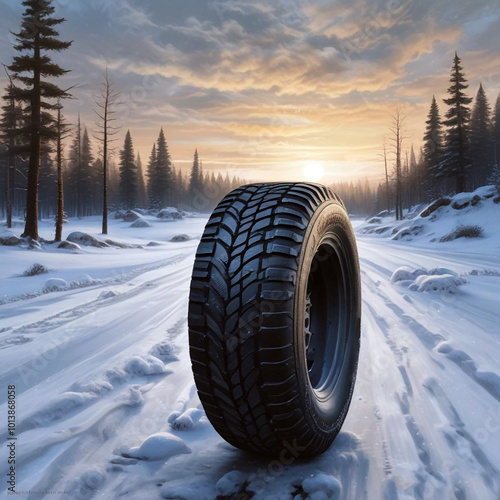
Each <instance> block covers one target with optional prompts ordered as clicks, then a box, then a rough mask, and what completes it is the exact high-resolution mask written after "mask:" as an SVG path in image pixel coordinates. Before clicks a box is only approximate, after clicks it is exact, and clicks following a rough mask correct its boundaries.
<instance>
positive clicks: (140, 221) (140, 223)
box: [130, 217, 152, 227]
mask: <svg viewBox="0 0 500 500" xmlns="http://www.w3.org/2000/svg"><path fill="white" fill-rule="evenodd" d="M130 227H152V224H150V223H149V222H148V221H147V220H146V219H144V218H143V217H139V218H138V219H137V220H136V221H135V222H133V223H132V224H130Z"/></svg>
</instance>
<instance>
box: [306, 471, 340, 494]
mask: <svg viewBox="0 0 500 500" xmlns="http://www.w3.org/2000/svg"><path fill="white" fill-rule="evenodd" d="M302 489H303V490H304V492H305V493H307V494H308V495H309V498H310V499H311V500H330V499H331V500H335V499H339V498H340V495H341V494H342V485H341V484H340V483H339V481H338V480H337V479H335V478H334V477H332V476H329V475H327V474H317V475H316V476H312V477H308V478H307V479H304V481H302Z"/></svg>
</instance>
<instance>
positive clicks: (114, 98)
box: [94, 69, 120, 234]
mask: <svg viewBox="0 0 500 500" xmlns="http://www.w3.org/2000/svg"><path fill="white" fill-rule="evenodd" d="M119 97H120V94H119V92H117V91H116V90H115V87H114V84H113V82H112V81H111V79H110V78H109V74H108V70H107V69H106V71H105V73H104V80H103V81H102V83H101V84H100V88H99V91H98V94H97V96H96V97H95V105H96V106H97V109H95V110H94V111H95V114H96V115H97V117H98V118H99V121H98V122H97V123H96V127H97V128H96V131H95V133H94V138H95V139H96V140H97V141H99V142H100V143H101V145H102V169H103V184H102V185H103V191H102V195H103V198H102V233H103V234H108V156H109V155H110V153H112V152H113V151H114V149H112V148H110V143H111V142H112V141H113V140H114V139H113V137H114V136H115V135H116V134H118V132H119V130H120V127H117V126H115V125H114V122H116V120H117V118H116V108H117V106H118V104H119V101H118V99H119Z"/></svg>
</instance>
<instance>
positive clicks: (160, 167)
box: [155, 128, 173, 208]
mask: <svg viewBox="0 0 500 500" xmlns="http://www.w3.org/2000/svg"><path fill="white" fill-rule="evenodd" d="M155 181H156V183H157V189H158V198H159V201H160V208H163V207H166V206H168V205H169V204H171V199H172V183H173V179H172V161H171V159H170V153H169V152H168V145H167V141H166V139H165V134H164V133H163V128H162V129H161V130H160V135H159V136H158V141H157V145H156V170H155Z"/></svg>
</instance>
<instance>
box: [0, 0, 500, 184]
mask: <svg viewBox="0 0 500 500" xmlns="http://www.w3.org/2000/svg"><path fill="white" fill-rule="evenodd" d="M54 5H55V7H56V12H57V15H59V16H62V17H64V18H66V22H65V23H64V24H62V25H60V34H61V38H62V39H64V40H73V41H74V42H73V45H72V47H71V48H70V49H68V50H67V51H65V52H62V53H60V54H56V55H55V56H54V59H55V61H57V62H58V63H60V64H61V66H63V67H64V68H65V69H69V70H71V72H70V73H68V74H67V75H66V76H64V77H63V78H60V79H59V82H58V83H59V84H60V85H61V86H63V87H64V88H67V87H69V86H71V85H78V86H77V87H76V88H75V89H74V91H73V95H74V97H75V98H76V99H74V100H71V101H66V102H65V115H66V116H67V117H68V118H69V120H70V121H72V122H75V121H76V116H77V114H78V113H80V114H81V119H82V122H83V123H84V124H85V125H86V126H87V127H88V128H89V130H91V129H93V128H95V120H96V117H95V114H94V112H93V108H94V107H95V106H94V105H93V96H94V95H95V94H96V92H97V91H98V88H99V84H100V82H101V81H102V78H103V73H104V71H105V69H106V68H108V71H109V74H110V76H111V79H112V80H113V81H114V84H115V86H116V89H117V90H118V91H120V93H121V101H122V104H121V105H120V107H119V109H118V115H117V116H118V118H119V123H120V125H121V127H122V129H121V132H120V134H119V135H118V136H117V138H118V140H117V141H116V143H115V145H116V146H117V147H120V146H121V145H122V144H123V139H124V136H125V133H126V131H127V130H128V129H130V131H131V134H132V138H133V140H134V146H135V149H136V151H138V152H140V154H141V156H142V159H143V162H146V161H147V158H148V156H149V154H150V151H151V147H152V144H153V142H154V141H155V139H156V138H157V136H158V132H159V129H160V127H163V129H164V131H165V135H166V137H167V142H168V145H169V149H170V153H171V155H172V159H173V162H174V164H175V165H176V166H177V167H179V168H181V169H183V170H187V169H189V168H190V165H191V163H192V158H193V153H194V149H195V148H198V151H199V153H200V157H201V159H202V161H203V168H204V170H205V171H215V172H219V171H220V172H222V173H223V174H224V173H225V172H226V171H228V172H229V173H230V175H236V176H238V177H241V178H244V179H247V180H263V181H274V180H304V179H305V178H307V177H311V173H312V171H313V170H314V171H315V172H317V170H318V167H317V165H318V164H321V165H322V166H323V167H324V176H323V178H322V179H321V180H322V181H323V182H325V183H331V182H335V181H344V180H351V179H356V178H360V177H364V176H368V177H370V178H373V179H376V178H379V177H381V176H382V174H383V164H382V162H381V161H380V157H379V154H380V152H381V145H382V143H383V141H384V137H386V136H387V135H388V134H389V128H390V124H391V114H392V113H393V112H394V109H395V108H396V106H398V105H399V106H401V107H402V110H403V112H404V114H405V115H406V122H405V128H406V132H405V136H406V137H407V139H406V143H405V147H406V148H409V147H410V146H411V145H412V144H413V145H414V146H415V148H416V149H417V150H418V148H420V145H421V140H422V135H423V130H424V126H425V118H426V115H427V113H428V109H429V106H430V102H431V99H432V95H433V94H435V95H436V98H438V100H439V103H440V109H441V112H444V111H445V105H444V103H443V102H442V99H443V98H444V97H446V89H447V87H448V80H449V73H450V70H451V64H452V60H453V56H454V53H455V50H457V51H458V53H459V55H460V56H461V58H462V63H463V66H464V68H465V73H466V76H467V78H468V79H469V83H470V88H469V94H470V95H471V96H473V95H475V93H476V92H477V88H478V86H479V83H480V82H482V83H483V85H484V87H485V90H486V92H487V95H488V96H489V98H490V100H491V101H492V104H493V103H494V102H495V101H496V98H497V96H498V94H499V92H500V51H499V47H500V2H498V0H495V1H493V0H475V1H474V2H471V1H470V0H439V1H434V2H431V1H430V0H336V1H326V0H315V1H312V0H309V1H299V0H268V1H261V0H253V1H245V0H164V1H162V0H57V1H54ZM22 10H23V8H22V6H21V1H20V0H0V12H1V13H2V14H1V16H0V62H1V63H4V64H9V63H10V62H11V60H12V57H13V55H14V50H13V48H12V47H13V43H14V39H13V37H12V35H11V34H10V33H9V30H17V29H18V26H19V23H20V19H21V14H22ZM0 84H2V87H4V86H5V84H6V79H5V77H4V76H3V75H2V76H0ZM96 148H97V147H96ZM311 163H313V165H316V168H315V169H312V168H311V166H310V164H311ZM320 173H321V172H320Z"/></svg>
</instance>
